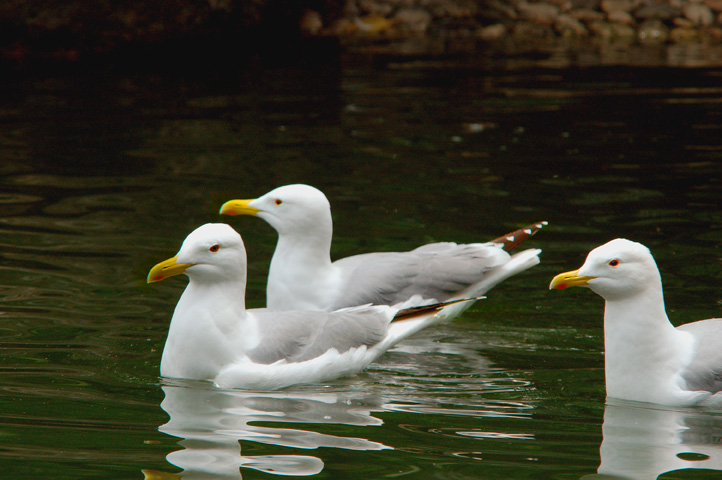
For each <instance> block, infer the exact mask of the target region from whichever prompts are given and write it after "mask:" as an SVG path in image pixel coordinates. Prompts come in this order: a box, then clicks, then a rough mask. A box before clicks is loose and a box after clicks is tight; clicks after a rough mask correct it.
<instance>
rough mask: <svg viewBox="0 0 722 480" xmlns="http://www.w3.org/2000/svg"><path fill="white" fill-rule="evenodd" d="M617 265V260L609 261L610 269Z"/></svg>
mask: <svg viewBox="0 0 722 480" xmlns="http://www.w3.org/2000/svg"><path fill="white" fill-rule="evenodd" d="M617 265H619V260H617V259H616V258H615V259H614V260H610V261H609V266H610V267H616V266H617Z"/></svg>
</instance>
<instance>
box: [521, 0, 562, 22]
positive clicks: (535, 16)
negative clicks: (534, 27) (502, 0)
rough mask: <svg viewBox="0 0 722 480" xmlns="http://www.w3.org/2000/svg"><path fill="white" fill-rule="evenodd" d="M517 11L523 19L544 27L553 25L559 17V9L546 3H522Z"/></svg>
mask: <svg viewBox="0 0 722 480" xmlns="http://www.w3.org/2000/svg"><path fill="white" fill-rule="evenodd" d="M517 10H518V11H519V14H520V15H521V17H522V18H525V19H527V20H531V21H533V22H535V23H539V24H542V25H552V24H553V23H554V22H555V21H556V18H557V17H558V16H559V7H556V6H554V5H551V4H549V3H544V2H537V3H529V2H520V3H519V5H518V6H517Z"/></svg>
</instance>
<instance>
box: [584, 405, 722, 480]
mask: <svg viewBox="0 0 722 480" xmlns="http://www.w3.org/2000/svg"><path fill="white" fill-rule="evenodd" d="M602 433H603V436H604V438H603V440H602V445H601V447H600V449H599V452H600V456H601V463H600V465H599V468H598V469H597V473H596V474H594V475H586V476H584V477H582V478H583V479H584V480H592V479H600V480H601V479H603V478H604V479H619V480H622V479H630V480H631V479H634V480H656V479H657V478H658V477H659V476H660V475H662V474H664V473H666V472H671V471H675V470H684V469H710V470H722V445H720V440H721V439H722V415H720V414H718V413H712V412H709V411H704V410H692V409H672V408H671V407H663V406H659V405H653V404H646V403H639V402H631V401H621V400H612V399H610V403H609V404H608V405H607V406H606V409H605V411H604V424H603V425H602Z"/></svg>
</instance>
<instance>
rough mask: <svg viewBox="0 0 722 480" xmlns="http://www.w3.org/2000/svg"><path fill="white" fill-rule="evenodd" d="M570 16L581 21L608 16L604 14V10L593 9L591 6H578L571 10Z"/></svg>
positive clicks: (593, 20) (591, 20) (601, 18)
mask: <svg viewBox="0 0 722 480" xmlns="http://www.w3.org/2000/svg"><path fill="white" fill-rule="evenodd" d="M569 16H571V17H572V18H576V19H577V20H579V21H580V22H586V23H590V22H595V21H600V20H604V19H605V18H606V15H604V14H603V13H602V12H600V11H597V10H592V9H590V8H578V9H575V10H572V11H570V12H569Z"/></svg>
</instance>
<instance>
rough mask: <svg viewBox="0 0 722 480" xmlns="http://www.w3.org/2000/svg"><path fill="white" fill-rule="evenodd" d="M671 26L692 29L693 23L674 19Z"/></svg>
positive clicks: (685, 19) (683, 19)
mask: <svg viewBox="0 0 722 480" xmlns="http://www.w3.org/2000/svg"><path fill="white" fill-rule="evenodd" d="M672 25H674V26H675V27H683V28H692V27H694V22H693V21H692V20H690V19H688V18H684V17H675V18H674V19H673V20H672Z"/></svg>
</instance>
